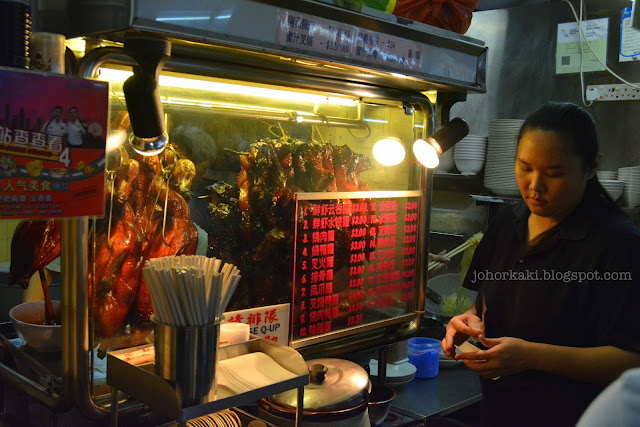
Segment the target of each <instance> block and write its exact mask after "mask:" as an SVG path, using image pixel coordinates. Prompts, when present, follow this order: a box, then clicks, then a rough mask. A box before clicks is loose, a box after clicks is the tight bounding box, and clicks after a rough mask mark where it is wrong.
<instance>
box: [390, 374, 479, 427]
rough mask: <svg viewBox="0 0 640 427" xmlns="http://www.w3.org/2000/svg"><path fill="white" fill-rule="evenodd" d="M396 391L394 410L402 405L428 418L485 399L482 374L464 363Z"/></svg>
mask: <svg viewBox="0 0 640 427" xmlns="http://www.w3.org/2000/svg"><path fill="white" fill-rule="evenodd" d="M396 393H397V396H396V398H395V399H394V401H393V405H392V408H391V411H392V413H393V412H394V411H395V410H396V409H399V411H398V412H400V413H402V412H403V411H408V412H411V413H414V414H418V415H420V416H422V417H425V418H431V417H443V416H447V415H449V414H451V413H453V412H456V411H458V410H460V409H463V408H465V407H467V406H469V405H472V404H474V403H477V402H479V401H480V400H482V391H481V388H480V379H479V378H478V375H477V374H476V373H474V372H473V371H472V370H470V369H468V368H466V367H464V366H459V367H455V368H449V369H441V370H440V373H439V374H438V376H436V377H434V378H430V379H422V378H414V379H413V380H412V381H410V382H408V383H406V384H403V385H401V386H399V387H398V388H396Z"/></svg>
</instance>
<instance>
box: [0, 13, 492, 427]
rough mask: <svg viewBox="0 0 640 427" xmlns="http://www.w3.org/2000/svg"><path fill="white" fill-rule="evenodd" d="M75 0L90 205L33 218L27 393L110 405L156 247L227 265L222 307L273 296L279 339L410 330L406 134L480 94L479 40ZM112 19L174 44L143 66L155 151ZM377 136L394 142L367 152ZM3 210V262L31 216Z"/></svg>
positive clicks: (357, 21) (426, 206)
mask: <svg viewBox="0 0 640 427" xmlns="http://www.w3.org/2000/svg"><path fill="white" fill-rule="evenodd" d="M75 3H76V4H74V8H73V10H72V11H70V13H71V14H76V15H78V16H80V17H83V18H82V19H77V20H75V21H74V22H75V24H74V27H73V28H72V29H71V30H70V35H75V36H82V38H80V39H77V40H75V41H74V43H70V44H69V46H73V52H74V54H75V55H74V56H75V57H76V58H77V59H78V60H79V62H78V64H77V67H76V70H75V71H76V73H77V74H78V75H80V76H82V77H86V78H92V79H98V80H101V81H106V82H109V93H110V103H109V104H110V106H109V115H110V123H109V129H108V136H107V146H106V162H105V164H104V168H105V173H106V177H107V179H106V182H105V194H106V196H105V200H104V203H105V215H104V217H101V218H88V217H81V218H72V219H64V220H61V221H53V220H50V221H49V223H50V226H51V227H53V228H56V229H57V230H58V232H57V235H56V236H54V237H53V239H56V238H57V239H58V240H57V245H58V249H57V251H58V252H50V253H47V254H46V256H48V257H49V258H51V259H47V261H48V262H47V263H46V267H44V270H42V271H44V272H45V273H46V274H48V275H55V273H60V279H59V280H56V279H54V280H51V277H49V276H47V277H49V279H48V280H47V281H49V282H53V283H57V282H58V281H59V282H61V283H62V284H63V285H62V286H60V287H59V288H58V289H59V291H56V292H59V299H61V300H62V307H63V308H62V317H61V321H62V344H63V347H62V351H61V359H62V362H61V364H62V366H60V370H59V372H60V375H61V377H60V383H59V384H58V385H57V388H56V389H55V392H54V394H55V398H49V400H46V399H45V396H51V393H50V391H49V390H47V389H46V387H44V386H42V387H41V389H39V390H38V391H37V392H33V393H31V395H32V397H35V398H36V399H37V400H40V401H43V402H44V403H45V405H46V406H48V407H50V408H55V409H61V408H68V407H70V406H73V405H77V406H79V407H80V408H81V411H82V412H83V413H84V414H86V415H87V416H88V417H90V418H100V417H102V416H104V414H106V412H107V410H106V409H105V405H106V404H107V403H106V402H108V397H109V396H108V394H109V389H108V387H106V384H105V382H104V378H105V375H104V369H106V368H105V366H104V356H105V354H106V353H107V352H109V351H114V350H118V349H122V348H127V347H133V346H136V345H141V344H145V343H150V342H152V341H153V337H152V332H153V326H152V323H151V322H150V320H149V317H150V315H151V314H152V312H153V307H152V304H151V297H150V295H149V291H148V287H147V284H146V282H145V278H144V275H143V274H142V273H141V269H142V267H143V266H144V263H145V262H146V260H148V259H153V258H159V257H164V256H180V255H206V256H209V257H216V258H219V259H222V260H223V261H225V262H229V263H232V264H234V265H236V266H237V267H238V268H239V269H240V271H241V275H242V279H241V282H240V284H239V287H238V288H237V290H236V291H235V293H234V295H233V298H232V300H231V302H230V304H229V306H228V310H239V309H245V308H254V307H263V306H270V305H273V304H289V305H290V313H291V317H290V319H288V320H289V324H290V332H289V343H288V344H289V345H290V346H291V347H294V348H296V349H297V350H298V351H300V352H301V354H303V355H305V356H306V355H309V356H311V355H313V356H317V355H323V356H326V357H331V356H335V355H339V354H344V353H346V352H353V351H358V350H362V349H372V348H375V347H377V346H382V345H386V344H389V343H392V342H396V341H399V340H402V339H406V338H408V337H409V336H411V335H412V334H414V333H415V332H416V331H417V329H418V327H419V324H420V320H421V318H422V314H423V311H424V292H425V273H426V269H425V266H426V264H425V263H426V259H427V257H426V252H427V250H428V248H427V238H426V236H427V235H428V231H429V211H430V197H431V186H432V178H433V174H432V172H431V170H429V169H427V168H425V167H424V166H422V165H421V164H420V163H419V162H418V160H417V159H416V158H415V157H414V155H413V151H412V149H413V145H414V141H416V140H418V139H427V138H428V137H429V136H430V135H431V133H432V132H433V130H434V126H435V122H436V121H437V120H445V121H446V120H448V119H449V117H448V112H449V108H450V106H451V105H452V104H453V103H455V102H457V101H460V100H464V99H465V97H466V93H467V92H468V91H476V92H483V91H484V71H485V70H484V58H485V57H486V48H485V47H484V46H483V45H482V42H479V41H477V40H472V39H468V38H465V37H463V36H459V35H457V34H455V35H454V34H452V33H448V32H446V31H443V30H439V29H435V28H430V27H427V26H424V25H422V26H420V25H418V24H417V23H413V24H411V25H409V24H407V23H399V22H397V21H394V20H395V18H393V19H392V18H389V17H386V16H376V17H365V16H364V15H360V14H355V13H353V12H350V11H346V10H341V11H340V13H339V14H337V15H336V13H335V12H336V9H334V8H332V7H331V6H329V5H326V4H324V5H322V4H318V3H315V2H309V1H300V2H292V3H290V4H289V3H287V4H284V3H282V2H281V3H279V4H276V3H277V2H262V1H235V2H216V3H215V4H214V5H207V7H206V8H204V6H202V5H200V2H193V1H187V2H183V3H184V4H181V5H179V6H178V5H176V4H174V3H175V2H169V1H167V2H150V1H137V2H122V4H120V3H121V2H112V3H111V4H110V5H100V6H99V7H98V6H96V5H95V4H94V3H93V2H84V1H77V2H75ZM125 3H126V4H125ZM187 3H188V4H187ZM96 7H98V9H99V10H97V9H95V8H96ZM249 7H250V8H251V9H252V11H253V13H252V14H248V13H247V8H249ZM89 8H94V9H92V14H91V17H90V18H89V17H88V11H89ZM103 8H107V9H108V13H107V11H105V9H103ZM109 8H110V9H109ZM96 12H101V13H96ZM102 12H104V13H102ZM187 12H188V13H187ZM83 14H84V15H83ZM205 16H206V19H205ZM225 16H226V18H225ZM305 23H306V24H305ZM267 29H268V30H267ZM125 31H127V32H135V33H140V32H142V33H144V34H147V35H150V36H151V37H158V38H163V39H166V40H169V41H170V43H171V48H172V53H171V57H170V58H169V60H168V61H167V62H166V64H165V65H164V67H163V69H162V71H161V73H160V75H159V76H158V84H159V93H160V102H161V105H162V109H163V111H164V122H165V124H166V130H167V133H168V136H169V145H168V146H167V148H166V149H165V150H164V151H163V152H162V153H161V154H158V155H155V156H143V155H141V154H140V153H138V152H136V151H135V150H134V149H132V146H131V144H130V139H131V134H132V127H131V122H130V116H129V114H128V110H127V100H126V99H125V96H124V91H123V82H124V81H125V80H126V79H127V78H128V77H129V76H130V75H131V74H132V67H134V66H137V65H138V64H137V63H136V61H135V60H134V59H132V57H131V56H130V55H127V54H126V53H125V51H124V49H123V35H124V34H125ZM303 35H304V37H302V36H303ZM303 38H304V40H306V44H305V43H302V42H301V40H302V39H303ZM311 40H315V44H314V42H312V41H311ZM320 45H322V48H320ZM333 47H335V49H333ZM329 48H331V49H329ZM394 49H395V50H394ZM402 49H404V50H402ZM401 50H402V52H404V53H400V51H401ZM416 52H417V53H418V55H416ZM409 53H410V55H409ZM390 138H391V139H392V141H394V142H393V144H391V146H392V147H393V148H392V149H391V151H386V152H384V151H382V152H380V151H378V150H377V149H376V150H374V147H376V143H378V141H381V140H385V139H386V140H387V141H388V140H389V139H390ZM377 147H378V148H379V147H380V145H378V146H377ZM394 157H395V158H396V159H399V160H397V161H396V160H393V161H392V160H391V159H392V158H394ZM394 162H395V164H394V165H388V164H389V163H394ZM0 225H1V226H2V230H4V231H5V237H4V242H5V246H4V249H5V252H4V258H3V261H5V262H10V263H11V264H14V265H17V264H20V263H23V264H24V263H25V261H24V260H23V258H21V257H20V253H17V252H12V253H8V252H10V251H9V249H10V247H11V240H12V238H13V236H14V235H15V230H16V229H18V230H20V228H21V227H23V228H24V227H26V226H27V225H28V223H18V222H16V221H12V222H10V223H9V222H8V221H3V223H2V224H0ZM39 232H40V233H42V231H41V230H40V231H39ZM42 236H43V235H42V234H41V235H40V237H41V238H42ZM29 242H30V243H29V244H31V245H32V246H33V245H35V246H37V245H38V242H41V240H38V236H35V237H34V238H32V239H31V240H29ZM58 255H59V256H58ZM45 258H46V257H45ZM22 268H23V269H25V270H29V268H31V270H33V271H32V273H33V274H34V275H35V276H36V277H40V276H39V274H37V273H38V271H39V270H41V269H40V268H33V266H29V265H23V266H22ZM31 286H32V287H35V288H37V287H38V286H40V283H39V280H35V279H34V280H32V283H31ZM54 289H56V288H55V286H54ZM32 290H33V288H32ZM32 290H28V291H27V292H28V293H30V292H32ZM34 293H35V292H34ZM56 296H57V295H56ZM29 298H37V296H32V297H29ZM5 332H6V333H10V332H9V330H8V329H7V330H5ZM9 371H10V370H7V371H5V370H2V376H3V378H5V379H7V378H12V380H11V381H12V384H14V385H16V384H18V383H22V384H23V385H22V386H18V387H19V388H21V389H24V390H27V389H29V387H32V388H33V386H34V385H33V384H30V383H29V382H27V381H25V380H24V378H22V377H20V376H17V375H19V374H15V373H11V372H9ZM62 372H64V374H62ZM16 386H17V385H16ZM86 390H90V393H89V395H87V393H86Z"/></svg>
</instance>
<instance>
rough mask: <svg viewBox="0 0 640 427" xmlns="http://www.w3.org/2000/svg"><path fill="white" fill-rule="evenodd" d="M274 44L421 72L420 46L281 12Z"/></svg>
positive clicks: (386, 36) (327, 21)
mask: <svg viewBox="0 0 640 427" xmlns="http://www.w3.org/2000/svg"><path fill="white" fill-rule="evenodd" d="M276 41H277V42H278V43H280V44H282V45H285V46H289V47H293V48H296V49H301V50H306V51H312V52H322V53H324V54H329V55H331V56H335V57H340V58H345V59H349V60H358V61H361V62H366V63H368V64H378V65H385V66H388V67H391V68H396V69H399V70H410V71H420V70H421V69H422V54H423V48H422V45H421V44H420V43H416V42H411V41H409V40H406V39H402V38H399V37H391V36H389V35H386V34H383V33H379V32H377V31H371V30H366V29H363V28H359V27H356V26H354V25H349V24H343V23H341V22H337V21H332V20H329V19H323V18H319V17H317V16H311V15H305V14H302V13H298V12H293V11H290V10H285V9H282V10H281V11H280V22H279V23H278V32H277V36H276Z"/></svg>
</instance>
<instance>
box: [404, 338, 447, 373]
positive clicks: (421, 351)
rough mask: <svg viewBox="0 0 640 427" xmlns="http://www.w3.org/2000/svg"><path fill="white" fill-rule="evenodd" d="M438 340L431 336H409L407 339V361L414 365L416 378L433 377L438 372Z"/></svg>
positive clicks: (439, 346) (439, 347) (439, 345)
mask: <svg viewBox="0 0 640 427" xmlns="http://www.w3.org/2000/svg"><path fill="white" fill-rule="evenodd" d="M441 348H442V346H441V344H440V340H436V339H433V338H422V337H419V338H411V339H410V340H409V363H411V364H412V365H413V366H415V367H416V377H417V378H433V377H435V376H437V375H438V372H440V349H441Z"/></svg>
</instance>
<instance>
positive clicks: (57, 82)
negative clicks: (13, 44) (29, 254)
mask: <svg viewBox="0 0 640 427" xmlns="http://www.w3.org/2000/svg"><path fill="white" fill-rule="evenodd" d="M108 97H109V86H108V83H105V82H98V81H93V80H88V79H82V78H78V77H71V76H65V75H54V74H44V73H36V72H31V71H25V70H16V69H10V68H0V219H16V218H53V217H56V218H63V217H77V216H102V215H104V182H105V170H104V169H105V168H104V165H105V148H106V136H107V129H108V128H107V123H108V115H109V98H108Z"/></svg>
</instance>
